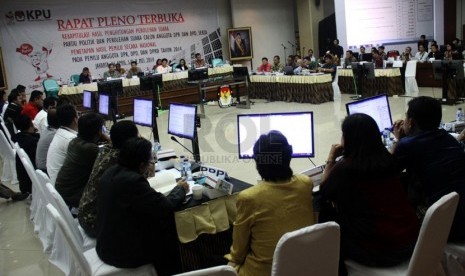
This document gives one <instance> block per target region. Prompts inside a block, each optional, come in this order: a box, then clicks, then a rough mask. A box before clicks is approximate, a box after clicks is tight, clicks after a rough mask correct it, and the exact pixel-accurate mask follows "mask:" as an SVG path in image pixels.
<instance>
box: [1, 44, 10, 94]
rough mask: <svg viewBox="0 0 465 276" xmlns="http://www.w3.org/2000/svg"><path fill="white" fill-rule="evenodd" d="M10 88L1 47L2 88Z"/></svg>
mask: <svg viewBox="0 0 465 276" xmlns="http://www.w3.org/2000/svg"><path fill="white" fill-rule="evenodd" d="M4 89H8V85H7V83H6V72H5V63H4V62H3V54H2V48H1V47H0V90H4Z"/></svg>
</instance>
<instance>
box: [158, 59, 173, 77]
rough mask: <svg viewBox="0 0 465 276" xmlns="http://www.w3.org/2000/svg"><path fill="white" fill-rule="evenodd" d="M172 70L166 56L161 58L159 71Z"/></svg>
mask: <svg viewBox="0 0 465 276" xmlns="http://www.w3.org/2000/svg"><path fill="white" fill-rule="evenodd" d="M169 72H171V67H170V66H169V65H168V60H167V59H166V58H164V59H162V60H161V65H159V66H158V67H157V73H159V74H166V73H169Z"/></svg>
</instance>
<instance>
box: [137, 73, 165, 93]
mask: <svg viewBox="0 0 465 276" xmlns="http://www.w3.org/2000/svg"><path fill="white" fill-rule="evenodd" d="M139 83H140V91H148V90H158V88H162V87H163V76H162V74H155V75H148V76H145V77H140V78H139Z"/></svg>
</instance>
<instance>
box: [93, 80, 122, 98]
mask: <svg viewBox="0 0 465 276" xmlns="http://www.w3.org/2000/svg"><path fill="white" fill-rule="evenodd" d="M97 89H98V92H99V94H100V93H104V94H107V95H109V96H115V97H116V96H118V95H121V94H122V93H123V80H121V79H117V80H109V81H101V82H98V83H97Z"/></svg>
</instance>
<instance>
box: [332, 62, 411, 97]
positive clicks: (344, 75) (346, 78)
mask: <svg viewBox="0 0 465 276" xmlns="http://www.w3.org/2000/svg"><path fill="white" fill-rule="evenodd" d="M363 83H364V85H363V88H362V89H363V96H374V95H378V94H382V93H387V94H388V95H389V96H393V95H403V94H404V88H403V86H402V77H401V72H400V69H399V68H387V69H375V78H374V79H364V80H363ZM338 85H339V89H340V90H341V93H344V94H355V80H354V75H353V72H352V69H338Z"/></svg>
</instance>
